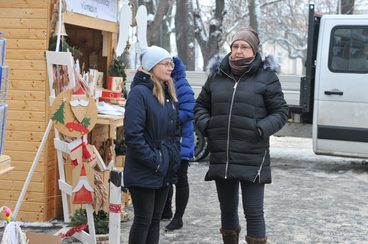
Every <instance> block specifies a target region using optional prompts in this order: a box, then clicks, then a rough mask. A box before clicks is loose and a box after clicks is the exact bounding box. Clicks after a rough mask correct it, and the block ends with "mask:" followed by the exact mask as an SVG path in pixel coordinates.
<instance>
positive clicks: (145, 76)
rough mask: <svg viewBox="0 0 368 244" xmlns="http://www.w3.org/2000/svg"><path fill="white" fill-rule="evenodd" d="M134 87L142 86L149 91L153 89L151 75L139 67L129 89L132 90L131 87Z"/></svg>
mask: <svg viewBox="0 0 368 244" xmlns="http://www.w3.org/2000/svg"><path fill="white" fill-rule="evenodd" d="M136 85H144V86H146V87H148V88H149V89H152V88H153V84H152V81H151V74H150V73H148V72H147V71H145V70H143V69H142V68H141V67H140V68H138V70H137V72H136V73H135V76H134V78H133V82H132V84H131V85H130V89H133V87H135V86H136Z"/></svg>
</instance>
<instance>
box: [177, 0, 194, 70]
mask: <svg viewBox="0 0 368 244" xmlns="http://www.w3.org/2000/svg"><path fill="white" fill-rule="evenodd" d="M175 34H176V47H177V50H178V56H179V57H180V58H181V59H182V60H183V62H184V64H185V65H186V68H187V70H194V65H195V49H194V45H195V43H194V42H195V34H194V25H193V3H192V0H180V1H176V15H175Z"/></svg>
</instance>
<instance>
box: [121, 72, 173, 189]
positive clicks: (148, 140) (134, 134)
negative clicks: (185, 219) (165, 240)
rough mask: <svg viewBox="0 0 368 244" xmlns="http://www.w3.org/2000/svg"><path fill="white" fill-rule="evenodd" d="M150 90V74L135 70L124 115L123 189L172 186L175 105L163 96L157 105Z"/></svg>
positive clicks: (151, 86)
mask: <svg viewBox="0 0 368 244" xmlns="http://www.w3.org/2000/svg"><path fill="white" fill-rule="evenodd" d="M152 88H153V84H152V80H151V76H150V74H149V73H146V72H144V71H142V70H138V71H137V73H136V75H135V77H134V79H133V83H132V85H131V90H130V93H129V95H128V99H127V103H126V106H125V115H124V137H125V143H126V145H127V150H126V156H125V167H124V185H125V186H126V187H144V188H151V189H158V188H161V187H163V186H167V185H169V184H174V183H176V171H177V170H178V168H179V166H180V145H179V134H180V132H179V123H178V121H177V117H178V115H177V108H176V106H177V104H175V103H174V102H173V101H172V100H171V99H170V98H169V96H168V95H166V102H165V104H164V105H161V104H160V103H159V102H158V100H157V98H156V97H154V96H153V94H152ZM165 93H166V94H167V92H165Z"/></svg>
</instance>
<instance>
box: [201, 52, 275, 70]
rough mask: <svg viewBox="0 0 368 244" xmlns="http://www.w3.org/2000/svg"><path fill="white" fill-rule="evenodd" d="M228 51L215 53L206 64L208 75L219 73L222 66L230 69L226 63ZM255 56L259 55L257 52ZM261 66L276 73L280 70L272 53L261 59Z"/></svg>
mask: <svg viewBox="0 0 368 244" xmlns="http://www.w3.org/2000/svg"><path fill="white" fill-rule="evenodd" d="M229 56H230V53H228V54H223V53H219V54H215V55H214V56H213V57H212V58H211V59H210V60H209V61H208V64H207V68H206V73H207V75H208V76H212V75H214V74H219V73H220V72H221V68H223V67H224V66H225V67H226V68H227V69H230V67H229V65H228V59H229ZM256 56H260V55H259V53H257V54H256ZM261 66H262V68H263V69H264V70H267V71H271V72H275V73H278V72H280V64H279V63H278V62H277V61H276V59H275V58H274V56H273V55H267V56H266V57H265V58H264V59H263V60H262V61H261Z"/></svg>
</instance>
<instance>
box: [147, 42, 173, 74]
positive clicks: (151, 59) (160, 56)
mask: <svg viewBox="0 0 368 244" xmlns="http://www.w3.org/2000/svg"><path fill="white" fill-rule="evenodd" d="M168 58H170V59H172V56H171V55H170V53H169V52H168V51H166V50H165V49H163V48H161V47H157V46H150V47H144V48H142V50H141V55H140V59H141V64H142V67H143V69H145V70H146V71H150V70H151V69H152V68H153V67H154V66H155V65H156V64H158V63H159V62H161V61H162V60H164V59H168Z"/></svg>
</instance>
